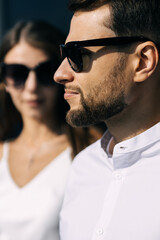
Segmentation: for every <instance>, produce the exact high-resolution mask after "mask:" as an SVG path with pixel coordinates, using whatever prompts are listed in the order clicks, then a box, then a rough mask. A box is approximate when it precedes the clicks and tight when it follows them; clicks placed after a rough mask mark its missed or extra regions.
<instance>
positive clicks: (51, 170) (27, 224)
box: [0, 143, 71, 240]
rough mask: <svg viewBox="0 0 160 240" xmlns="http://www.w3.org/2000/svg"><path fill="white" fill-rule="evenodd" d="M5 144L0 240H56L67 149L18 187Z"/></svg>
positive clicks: (1, 163)
mask: <svg viewBox="0 0 160 240" xmlns="http://www.w3.org/2000/svg"><path fill="white" fill-rule="evenodd" d="M8 152H9V144H8V143H5V144H4V147H3V156H2V159H1V160H0V240H59V229H58V228H59V224H58V223H59V211H60V208H61V204H62V201H63V195H64V189H65V185H66V179H67V175H68V170H69V168H70V165H71V149H70V148H67V149H66V150H65V151H64V152H62V153H61V154H60V155H59V156H57V157H56V158H55V159H54V161H51V162H50V163H49V164H48V165H47V166H46V167H45V168H44V169H43V170H42V171H41V172H40V173H39V174H38V175H36V176H35V177H34V178H33V179H32V180H31V181H30V182H29V183H28V184H26V185H25V186H24V187H22V188H20V187H18V186H17V185H16V183H15V182H14V180H13V179H12V177H11V174H10V171H9V166H8Z"/></svg>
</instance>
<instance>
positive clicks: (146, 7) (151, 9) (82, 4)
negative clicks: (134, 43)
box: [68, 0, 160, 44]
mask: <svg viewBox="0 0 160 240" xmlns="http://www.w3.org/2000/svg"><path fill="white" fill-rule="evenodd" d="M107 4H108V5H109V7H110V10H111V29H112V30H113V31H114V32H115V33H116V35H117V36H138V35H142V36H145V37H148V38H151V39H152V40H154V41H155V42H157V43H158V44H160V0H70V1H69V5H68V6H69V9H70V10H71V11H73V12H76V11H92V10H95V9H97V8H99V7H101V6H103V5H107Z"/></svg>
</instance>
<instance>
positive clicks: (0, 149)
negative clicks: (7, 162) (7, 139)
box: [0, 142, 4, 161]
mask: <svg viewBox="0 0 160 240" xmlns="http://www.w3.org/2000/svg"><path fill="white" fill-rule="evenodd" d="M3 148H4V142H0V161H1V158H2V156H3Z"/></svg>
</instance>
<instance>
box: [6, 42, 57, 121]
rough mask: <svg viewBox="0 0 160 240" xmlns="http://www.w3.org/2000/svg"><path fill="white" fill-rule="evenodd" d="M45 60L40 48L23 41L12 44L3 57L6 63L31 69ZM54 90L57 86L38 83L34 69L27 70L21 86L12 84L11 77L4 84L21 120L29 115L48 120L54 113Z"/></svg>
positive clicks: (46, 57)
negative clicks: (27, 72)
mask: <svg viewBox="0 0 160 240" xmlns="http://www.w3.org/2000/svg"><path fill="white" fill-rule="evenodd" d="M47 60H49V58H48V56H47V55H46V54H45V53H44V52H43V51H42V50H40V49H38V48H35V47H32V46H31V45H29V44H28V43H26V42H25V41H21V42H19V43H18V44H17V45H16V46H14V47H13V48H12V49H11V50H10V51H9V52H8V53H7V54H6V56H5V58H4V62H5V63H6V64H23V65H25V66H27V67H28V68H32V69H33V68H35V67H36V66H37V65H38V64H40V63H43V62H45V61H47ZM46 74H47V72H46ZM51 81H53V79H51ZM56 90H57V86H45V85H43V84H41V83H39V82H38V80H37V77H36V73H35V71H30V72H29V74H28V76H27V78H26V81H25V83H24V85H23V86H22V87H16V86H14V85H13V80H12V79H7V84H6V91H7V92H8V93H9V94H10V96H11V98H12V101H13V104H14V105H15V107H16V108H17V110H18V111H19V112H20V114H21V115H22V118H23V120H24V119H25V118H28V117H29V118H34V119H37V120H43V121H45V120H46V121H48V117H50V116H51V115H54V114H53V113H52V111H53V109H54V106H53V105H54V103H55V99H56V95H57V94H56V93H57V91H56Z"/></svg>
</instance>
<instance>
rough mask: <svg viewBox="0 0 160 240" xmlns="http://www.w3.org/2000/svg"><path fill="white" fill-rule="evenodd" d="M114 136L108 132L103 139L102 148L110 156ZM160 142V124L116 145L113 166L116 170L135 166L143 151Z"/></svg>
mask: <svg viewBox="0 0 160 240" xmlns="http://www.w3.org/2000/svg"><path fill="white" fill-rule="evenodd" d="M111 137H112V135H111V134H110V133H109V131H108V130H107V131H106V132H105V133H104V135H103V136H102V138H101V147H102V148H103V150H104V151H105V152H106V154H107V155H108V153H107V151H106V149H107V145H108V143H109V141H110V139H111ZM159 140H160V123H157V124H156V125H154V126H153V127H151V128H149V129H148V130H146V131H144V132H142V133H141V134H139V135H137V136H135V137H133V138H130V139H127V140H125V141H122V142H120V143H118V144H116V145H115V147H114V150H113V155H112V158H113V164H114V168H115V169H118V168H124V167H129V166H131V165H133V164H134V163H135V162H137V161H138V160H139V159H140V157H139V154H137V153H138V152H139V153H140V152H141V151H142V149H144V148H149V147H150V146H151V145H152V144H153V143H155V142H157V141H159Z"/></svg>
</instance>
